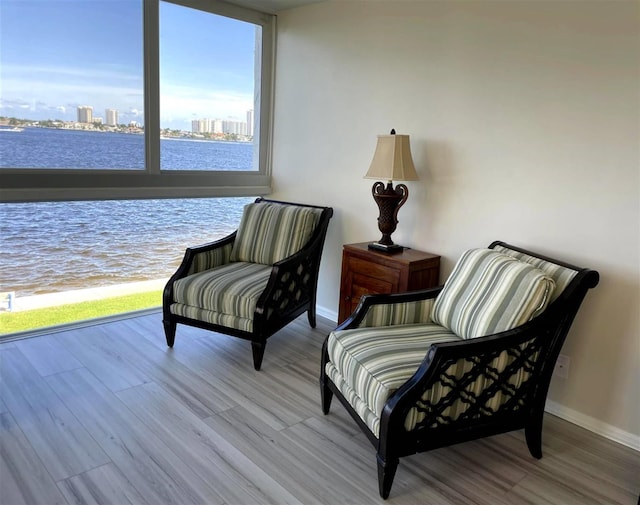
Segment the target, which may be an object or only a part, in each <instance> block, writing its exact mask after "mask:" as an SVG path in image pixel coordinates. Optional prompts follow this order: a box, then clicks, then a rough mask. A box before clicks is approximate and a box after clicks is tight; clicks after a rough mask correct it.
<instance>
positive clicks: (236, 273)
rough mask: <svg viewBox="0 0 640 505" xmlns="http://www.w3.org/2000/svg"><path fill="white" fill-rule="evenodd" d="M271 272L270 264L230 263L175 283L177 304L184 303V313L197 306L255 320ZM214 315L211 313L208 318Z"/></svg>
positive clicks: (175, 300) (216, 312) (174, 290)
mask: <svg viewBox="0 0 640 505" xmlns="http://www.w3.org/2000/svg"><path fill="white" fill-rule="evenodd" d="M270 275H271V267H270V266H268V265H261V264H258V263H240V262H237V263H228V264H227V265H223V266H220V267H217V268H213V269H211V270H207V271H205V272H201V273H197V274H193V275H188V276H187V277H184V278H182V279H178V280H177V281H176V282H175V283H174V285H173V292H174V294H173V300H174V302H176V304H179V305H183V306H184V307H182V308H181V309H180V310H181V311H182V312H183V314H181V315H187V313H195V312H194V310H195V309H197V310H196V312H197V311H199V310H204V311H208V312H212V313H215V314H219V315H228V316H232V317H238V318H241V319H248V320H253V315H254V312H255V310H256V303H257V301H258V298H259V297H260V295H261V294H262V292H263V291H264V288H265V287H266V285H267V281H268V280H269V276H270ZM186 307H192V308H193V309H188V308H186ZM177 310H178V307H176V308H175V311H174V309H173V308H172V311H174V313H176V311H177ZM187 317H190V316H187ZM212 317H213V316H211V315H210V316H209V317H207V318H206V319H205V320H209V319H211V318H212ZM220 317H222V316H220ZM196 319H198V317H196ZM211 322H213V321H211Z"/></svg>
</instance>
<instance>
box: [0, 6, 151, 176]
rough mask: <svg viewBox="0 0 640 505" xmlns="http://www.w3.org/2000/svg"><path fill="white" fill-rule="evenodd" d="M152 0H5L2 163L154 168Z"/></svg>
mask: <svg viewBox="0 0 640 505" xmlns="http://www.w3.org/2000/svg"><path fill="white" fill-rule="evenodd" d="M142 17H143V4H142V0H118V1H113V0H91V1H87V0H2V2H1V3H0V47H1V48H2V50H1V51H0V168H72V169H144V135H143V133H144V117H143V110H144V98H143V94H144V85H143V33H142V30H143V21H142Z"/></svg>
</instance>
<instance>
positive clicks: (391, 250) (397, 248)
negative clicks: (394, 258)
mask: <svg viewBox="0 0 640 505" xmlns="http://www.w3.org/2000/svg"><path fill="white" fill-rule="evenodd" d="M367 247H368V248H369V249H371V250H373V251H381V252H385V253H387V254H395V253H399V252H402V251H404V247H402V246H401V245H398V244H391V245H384V244H381V243H380V242H371V243H370V244H369V245H368V246H367Z"/></svg>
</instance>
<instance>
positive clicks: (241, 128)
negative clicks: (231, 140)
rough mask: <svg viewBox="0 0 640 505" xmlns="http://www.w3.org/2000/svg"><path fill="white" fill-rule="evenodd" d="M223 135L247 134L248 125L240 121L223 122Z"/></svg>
mask: <svg viewBox="0 0 640 505" xmlns="http://www.w3.org/2000/svg"><path fill="white" fill-rule="evenodd" d="M222 132H223V133H235V134H236V135H246V134H247V123H242V122H240V121H222Z"/></svg>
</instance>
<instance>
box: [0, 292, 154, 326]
mask: <svg viewBox="0 0 640 505" xmlns="http://www.w3.org/2000/svg"><path fill="white" fill-rule="evenodd" d="M160 305H162V291H150V292H147V293H136V294H133V295H125V296H118V297H114V298H105V299H102V300H94V301H89V302H81V303H71V304H68V305H58V306H56V307H47V308H42V309H34V310H25V311H21V312H2V313H0V334H6V333H17V332H20V331H27V330H35V329H37V328H44V327H46V326H56V325H59V324H64V323H71V322H74V321H84V320H86V319H95V318H97V317H105V316H112V315H114V314H122V313H123V312H132V311H134V310H142V309H149V308H152V307H159V306H160Z"/></svg>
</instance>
